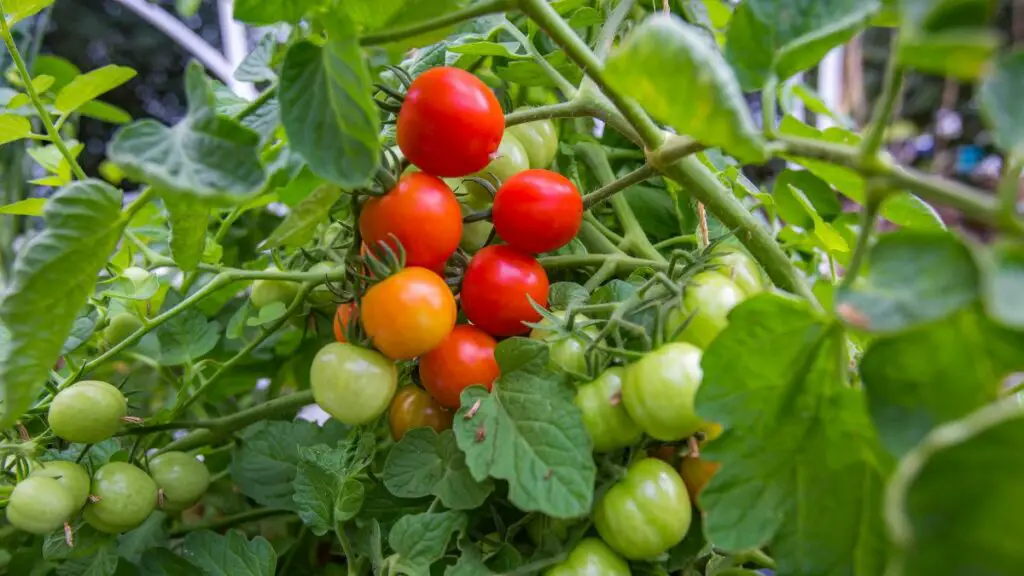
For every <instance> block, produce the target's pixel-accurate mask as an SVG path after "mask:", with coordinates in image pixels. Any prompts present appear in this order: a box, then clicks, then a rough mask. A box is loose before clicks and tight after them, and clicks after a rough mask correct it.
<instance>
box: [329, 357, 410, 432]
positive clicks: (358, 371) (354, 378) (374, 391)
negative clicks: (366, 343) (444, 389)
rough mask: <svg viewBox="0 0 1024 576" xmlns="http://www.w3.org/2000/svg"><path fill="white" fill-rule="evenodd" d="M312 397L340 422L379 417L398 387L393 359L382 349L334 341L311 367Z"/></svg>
mask: <svg viewBox="0 0 1024 576" xmlns="http://www.w3.org/2000/svg"><path fill="white" fill-rule="evenodd" d="M309 381H310V386H311V387H312V389H313V399H314V400H316V403H317V404H319V405H320V408H323V410H324V411H325V412H327V413H328V414H330V415H331V416H333V417H334V418H335V419H337V420H338V421H340V422H342V423H344V424H348V425H350V426H356V425H359V424H367V423H369V422H373V421H374V420H376V419H377V418H378V417H379V416H380V415H381V414H383V413H384V411H385V410H387V408H388V405H389V404H390V403H391V398H392V397H394V395H395V390H396V389H397V388H398V370H397V369H396V368H395V364H394V362H392V361H390V360H388V359H387V358H385V357H384V355H383V354H381V353H380V352H376V351H374V350H367V349H366V348H360V347H359V346H355V345H354V344H342V343H340V342H331V343H330V344H328V345H326V346H324V347H323V348H321V349H320V351H319V352H317V353H316V356H315V357H314V358H313V365H312V366H311V367H310V369H309Z"/></svg>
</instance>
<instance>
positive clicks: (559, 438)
mask: <svg viewBox="0 0 1024 576" xmlns="http://www.w3.org/2000/svg"><path fill="white" fill-rule="evenodd" d="M496 356H497V358H498V365H499V367H500V368H501V377H500V378H499V379H498V380H497V381H496V382H495V383H494V390H493V391H492V392H491V393H488V392H487V391H486V390H485V389H484V388H482V387H478V386H474V387H472V388H469V389H467V390H465V391H463V393H462V408H461V409H460V410H459V412H458V414H457V415H456V417H455V439H456V441H457V442H458V445H459V448H461V449H462V451H463V452H465V454H466V463H467V464H468V465H469V471H470V473H472V475H473V477H474V478H476V479H477V480H478V481H482V480H484V478H486V477H488V476H491V477H493V478H498V479H501V480H507V481H508V484H509V500H510V501H511V502H512V503H513V504H514V505H515V506H517V507H518V508H519V509H521V510H524V511H527V512H533V511H537V512H543V513H544V514H547V515H548V516H552V517H555V518H573V517H576V516H582V515H584V514H586V513H587V512H589V511H590V505H591V502H592V501H593V497H594V477H595V473H596V471H595V466H594V459H593V458H592V457H591V454H590V446H591V444H590V437H589V436H588V435H587V432H586V429H585V428H584V427H583V422H582V420H581V417H580V412H579V409H577V408H576V406H575V405H574V404H573V399H574V396H575V395H574V393H573V390H572V389H571V388H570V387H569V386H568V385H567V383H566V380H565V376H564V375H563V374H560V373H557V372H553V371H551V370H550V369H549V368H548V348H547V346H546V345H545V344H544V343H542V342H538V341H536V340H526V339H523V338H512V339H509V340H505V341H503V342H501V343H500V344H498V348H497V352H496ZM478 402H479V406H476V404H477V403H478ZM470 410H473V411H474V413H473V415H472V416H470V415H469V414H468V413H469V411H470Z"/></svg>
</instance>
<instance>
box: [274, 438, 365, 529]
mask: <svg viewBox="0 0 1024 576" xmlns="http://www.w3.org/2000/svg"><path fill="white" fill-rule="evenodd" d="M298 450H299V463H298V472H297V474H296V476H295V480H294V481H293V482H292V484H293V486H294V487H295V496H294V497H293V499H294V500H295V508H296V509H297V510H298V512H299V517H300V518H302V521H303V522H305V523H306V525H307V526H309V527H310V530H311V531H312V532H313V533H314V534H316V535H317V536H323V535H324V534H326V533H327V532H329V531H331V530H333V529H334V527H335V526H337V525H338V524H339V523H341V522H345V521H347V520H350V519H352V518H353V517H355V515H356V514H357V513H358V512H359V508H360V507H361V506H362V503H363V497H364V492H365V489H364V487H363V485H362V484H361V483H359V481H358V480H356V479H355V475H356V474H358V473H359V472H360V471H361V470H362V469H363V468H365V467H366V466H367V465H369V463H370V461H371V460H372V459H373V451H374V440H373V435H372V434H369V433H367V434H360V433H358V432H357V431H353V432H352V433H350V434H349V435H348V437H347V438H346V439H345V441H344V443H342V444H341V445H339V446H337V447H335V448H331V447H330V446H327V445H326V444H318V445H316V446H309V447H305V446H300V447H299V448H298Z"/></svg>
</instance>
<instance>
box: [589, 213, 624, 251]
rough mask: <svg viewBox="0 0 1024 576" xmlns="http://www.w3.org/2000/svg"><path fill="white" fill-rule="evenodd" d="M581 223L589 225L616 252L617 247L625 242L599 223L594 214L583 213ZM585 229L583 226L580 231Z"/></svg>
mask: <svg viewBox="0 0 1024 576" xmlns="http://www.w3.org/2000/svg"><path fill="white" fill-rule="evenodd" d="M583 221H584V222H586V223H587V224H590V226H591V227H592V228H593V229H594V230H596V231H597V232H598V233H600V234H601V236H604V237H605V238H606V239H607V240H608V241H609V242H611V243H612V245H613V246H614V247H616V250H618V248H617V247H618V246H620V245H621V244H622V242H623V240H625V239H624V238H623V237H622V236H619V235H618V234H616V233H615V231H614V230H612V229H611V228H608V227H607V226H605V225H604V224H602V223H601V221H600V220H598V219H597V217H596V216H594V214H593V213H591V212H584V213H583ZM585 228H586V226H583V227H581V228H580V230H583V229H585Z"/></svg>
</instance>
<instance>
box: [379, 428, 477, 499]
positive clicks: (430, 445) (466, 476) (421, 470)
mask: <svg viewBox="0 0 1024 576" xmlns="http://www.w3.org/2000/svg"><path fill="white" fill-rule="evenodd" d="M382 479H383V481H384V486H386V487H387V489H388V490H390V491H391V493H392V494H394V495H395V496H399V497H402V498H421V497H424V496H437V497H438V498H440V499H441V503H442V504H444V505H445V507H447V508H451V509H453V510H470V509H472V508H476V507H478V506H480V505H481V504H483V502H484V500H486V499H487V496H488V495H489V494H490V493H491V492H492V491H493V490H494V483H493V482H492V481H491V479H490V478H486V479H484V480H483V481H482V482H478V481H477V480H475V479H474V478H473V475H472V474H470V472H469V469H468V468H467V467H466V457H465V455H463V453H462V452H461V451H460V450H459V447H458V446H457V445H456V443H455V435H454V434H453V433H452V432H451V431H450V430H445V431H444V432H442V433H441V434H438V433H436V432H434V430H433V429H431V428H416V429H413V430H409V431H408V432H407V433H406V434H405V436H403V437H402V440H401V441H399V442H398V444H395V446H394V447H393V448H392V449H391V452H389V453H388V458H387V461H386V462H385V464H384V473H383V475H382Z"/></svg>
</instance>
